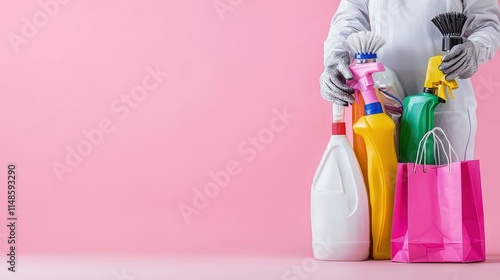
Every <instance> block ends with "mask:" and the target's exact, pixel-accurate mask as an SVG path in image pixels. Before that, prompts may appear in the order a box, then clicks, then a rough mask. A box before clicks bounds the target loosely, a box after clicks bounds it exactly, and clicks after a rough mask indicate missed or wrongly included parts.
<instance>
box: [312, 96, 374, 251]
mask: <svg viewBox="0 0 500 280" xmlns="http://www.w3.org/2000/svg"><path fill="white" fill-rule="evenodd" d="M311 225H312V237H313V241H312V245H313V252H314V257H315V258H316V259H318V260H332V261H362V260H366V259H367V258H368V254H369V250H370V218H369V204H368V196H367V193H366V187H365V183H364V180H363V175H362V173H361V169H360V167H359V164H358V161H357V159H356V156H355V154H354V150H353V148H352V146H351V144H350V142H349V140H348V138H347V136H346V134H345V122H344V107H343V106H339V105H334V109H333V124H332V136H331V138H330V142H329V143H328V146H327V147H326V151H325V153H324V154H323V158H322V159H321V163H320V164H319V167H318V169H317V171H316V174H315V176H314V180H313V184H312V188H311Z"/></svg>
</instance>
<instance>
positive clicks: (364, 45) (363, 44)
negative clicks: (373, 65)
mask: <svg viewBox="0 0 500 280" xmlns="http://www.w3.org/2000/svg"><path fill="white" fill-rule="evenodd" d="M347 43H348V44H349V46H350V47H351V49H352V50H353V51H354V52H355V53H356V55H355V56H354V58H355V59H375V58H377V52H378V51H379V50H380V48H382V47H383V46H384V45H385V43H386V42H385V40H384V38H382V36H380V35H377V34H375V33H373V32H370V31H362V32H358V33H354V34H352V35H350V36H349V37H348V38H347Z"/></svg>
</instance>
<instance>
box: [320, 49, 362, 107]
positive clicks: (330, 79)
mask: <svg viewBox="0 0 500 280" xmlns="http://www.w3.org/2000/svg"><path fill="white" fill-rule="evenodd" d="M349 62H350V61H349V52H347V51H334V52H333V53H332V54H331V55H330V56H329V57H328V58H327V59H326V62H325V70H324V71H323V73H322V74H321V76H320V79H319V83H320V86H321V96H322V97H323V98H324V99H326V100H327V101H330V102H333V103H335V104H338V105H342V106H348V105H349V104H352V103H354V101H355V99H354V96H352V94H353V93H354V90H353V89H352V88H350V87H349V86H347V84H346V80H351V79H352V78H353V77H354V76H353V75H352V72H351V70H350V69H349Z"/></svg>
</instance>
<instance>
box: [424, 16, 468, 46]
mask: <svg viewBox="0 0 500 280" xmlns="http://www.w3.org/2000/svg"><path fill="white" fill-rule="evenodd" d="M466 21H467V16H466V15H465V14H463V13H459V12H448V13H444V14H439V15H437V16H435V17H434V18H433V19H432V23H434V25H435V26H436V27H437V28H438V29H439V31H440V32H441V34H443V51H445V52H446V51H449V50H451V49H452V48H453V47H454V46H456V45H458V44H462V43H463V39H462V32H463V29H464V26H465V22H466Z"/></svg>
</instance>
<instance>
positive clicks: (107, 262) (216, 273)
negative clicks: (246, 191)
mask: <svg viewBox="0 0 500 280" xmlns="http://www.w3.org/2000/svg"><path fill="white" fill-rule="evenodd" d="M18 265H19V272H17V273H10V272H7V270H6V268H5V264H2V265H1V266H0V279H2V280H10V279H23V280H38V279H40V280H59V279H64V280H152V279H163V280H165V279H166V280H197V279H199V280H212V279H213V280H226V279H227V280H247V279H253V280H267V279H270V280H271V279H272V280H280V279H290V280H292V279H294V280H295V279H309V280H315V279H324V280H328V279H332V280H364V279H369V280H378V279H384V280H390V279H397V280H417V279H418V280H421V279H425V280H469V279H473V280H498V279H500V256H499V257H490V258H489V260H488V261H487V262H486V263H473V264H397V263H391V262H389V261H366V262H351V263H347V262H325V261H322V262H320V261H314V260H313V259H311V258H277V257H276V258H270V257H251V258H250V257H234V256H233V257H179V258H138V257H130V258H124V257H119V258H118V257H116V258H112V257H108V258H102V257H88V258H81V257H78V258H77V257H50V256H45V257H30V258H28V257H24V258H21V260H20V261H19V264H18ZM303 265H305V268H306V270H304V268H303ZM298 270H300V273H301V274H294V271H298ZM299 275H300V276H299Z"/></svg>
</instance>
